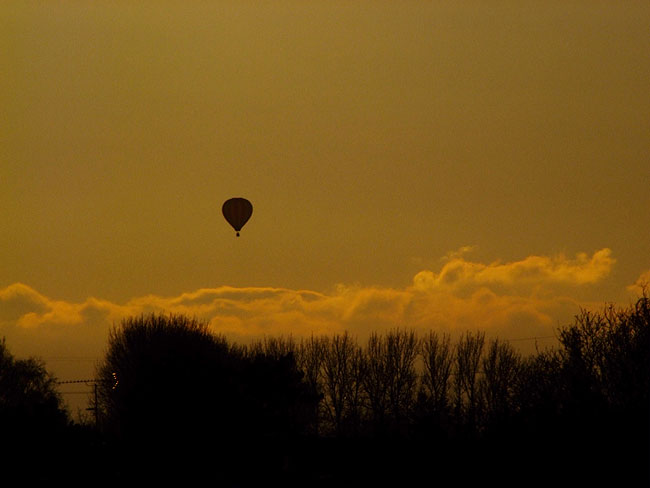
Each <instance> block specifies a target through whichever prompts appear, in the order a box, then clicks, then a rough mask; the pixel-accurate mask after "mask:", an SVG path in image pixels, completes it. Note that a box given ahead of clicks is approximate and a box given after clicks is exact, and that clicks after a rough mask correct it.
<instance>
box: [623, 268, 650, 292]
mask: <svg viewBox="0 0 650 488" xmlns="http://www.w3.org/2000/svg"><path fill="white" fill-rule="evenodd" d="M627 289H628V291H630V292H631V293H632V294H634V295H636V296H642V295H643V293H644V292H645V293H646V295H648V294H650V269H649V270H647V271H644V272H643V273H641V274H640V275H639V277H638V278H637V279H636V281H635V282H634V283H633V284H631V285H630V286H628V287H627Z"/></svg>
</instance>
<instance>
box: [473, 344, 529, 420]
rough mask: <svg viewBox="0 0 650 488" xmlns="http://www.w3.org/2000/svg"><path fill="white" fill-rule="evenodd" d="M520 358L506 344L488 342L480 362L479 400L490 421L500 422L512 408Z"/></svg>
mask: <svg viewBox="0 0 650 488" xmlns="http://www.w3.org/2000/svg"><path fill="white" fill-rule="evenodd" d="M520 363H521V357H520V355H519V354H518V353H517V352H516V351H515V350H514V349H513V348H512V346H511V345H510V344H509V343H507V342H502V341H500V340H499V339H494V340H492V341H490V344H489V346H488V349H487V351H486V353H485V357H483V359H482V361H481V365H482V369H483V373H484V374H483V376H482V378H481V379H480V381H479V389H480V391H481V400H482V403H483V405H484V407H485V410H486V412H485V413H486V415H487V416H488V417H489V419H490V420H492V421H496V422H500V421H502V420H503V418H504V417H505V416H506V415H507V414H508V413H509V410H511V409H512V408H514V405H513V403H514V398H513V397H514V391H515V384H516V381H517V376H518V374H519V370H520Z"/></svg>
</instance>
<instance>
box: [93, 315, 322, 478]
mask: <svg viewBox="0 0 650 488" xmlns="http://www.w3.org/2000/svg"><path fill="white" fill-rule="evenodd" d="M98 377H99V378H100V380H101V384H100V385H101V386H100V388H99V394H98V403H99V405H98V407H99V411H100V418H101V425H102V428H103V430H104V431H105V432H106V433H107V435H109V436H110V438H111V439H112V442H114V443H115V444H116V446H120V451H121V452H122V453H124V454H125V455H123V456H121V457H120V464H119V466H118V467H117V469H118V472H119V473H123V474H124V475H142V476H147V477H150V476H151V475H152V474H153V473H155V475H156V476H163V477H169V476H187V475H188V473H192V475H202V476H215V475H216V476H221V477H235V476H237V475H239V474H240V473H241V472H246V473H247V474H248V475H251V474H254V472H255V471H261V472H264V473H265V474H266V475H268V474H272V473H273V469H274V468H276V467H277V466H269V465H268V464H269V463H268V462H264V463H262V464H260V463H261V461H262V460H264V461H266V460H268V459H272V460H273V461H277V459H276V458H277V457H278V456H280V455H281V453H282V450H281V449H280V450H278V449H277V448H276V449H274V448H273V447H272V446H271V443H275V444H276V446H277V445H278V444H282V445H285V446H286V445H287V444H288V443H289V442H290V441H292V440H294V439H295V438H297V437H299V436H301V435H302V434H303V433H304V431H305V430H306V428H307V427H306V426H307V425H309V424H311V423H312V422H313V420H312V419H310V418H309V415H308V413H309V412H313V411H314V410H315V409H314V407H313V405H314V404H315V402H316V400H317V399H316V397H315V395H314V394H313V393H310V391H309V388H308V387H307V386H306V385H305V384H304V383H303V382H302V373H301V372H300V371H299V370H298V369H297V367H296V363H295V360H294V359H293V356H292V355H291V354H287V355H285V356H282V357H278V358H276V357H271V356H269V355H265V354H263V353H257V354H248V353H247V351H246V350H245V349H243V348H237V347H231V346H229V345H228V344H227V342H226V341H225V340H224V339H223V338H221V337H218V336H215V335H213V334H211V333H210V332H209V331H208V330H207V325H206V324H204V323H201V322H198V321H196V320H193V319H189V318H187V317H184V316H173V315H172V316H161V315H150V316H142V317H136V318H131V319H128V320H126V321H124V323H123V324H122V325H121V326H120V327H119V328H116V329H114V330H113V331H112V333H111V335H110V338H109V347H108V352H107V355H106V359H105V361H104V363H103V364H102V365H101V367H100V368H99V370H98ZM267 449H268V450H267ZM253 459H255V460H256V461H257V464H249V463H250V462H251V460H253ZM275 464H278V463H275ZM262 467H263V468H264V469H260V468H262Z"/></svg>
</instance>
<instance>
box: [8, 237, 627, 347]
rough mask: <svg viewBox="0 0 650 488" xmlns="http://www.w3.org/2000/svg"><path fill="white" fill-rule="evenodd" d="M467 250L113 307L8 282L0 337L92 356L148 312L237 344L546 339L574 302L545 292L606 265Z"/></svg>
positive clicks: (597, 276) (597, 259)
mask: <svg viewBox="0 0 650 488" xmlns="http://www.w3.org/2000/svg"><path fill="white" fill-rule="evenodd" d="M468 250H469V249H462V250H461V251H459V252H457V253H452V254H449V255H448V256H449V258H448V259H446V260H445V262H444V264H443V265H442V267H441V269H440V270H438V271H432V270H422V271H420V272H419V273H417V274H416V275H415V276H414V278H413V282H412V284H411V285H409V286H407V287H404V288H390V287H374V286H359V285H357V286H348V285H338V286H337V287H335V288H334V289H333V290H332V291H331V292H328V293H321V292H317V291H311V290H294V289H288V288H272V287H239V288H236V287H230V286H221V287H216V288H202V289H199V290H196V291H192V292H187V293H182V294H180V295H178V296H172V297H163V296H157V295H145V296H141V297H135V298H133V299H131V300H129V301H128V302H126V303H123V304H118V303H113V302H110V301H107V300H101V299H97V298H88V299H87V300H85V301H84V302H81V303H73V302H67V301H62V300H53V299H50V298H48V297H46V296H44V295H42V294H40V293H39V292H37V291H36V290H34V289H32V288H30V287H29V286H27V285H25V284H21V283H16V284H13V285H11V286H9V287H7V288H5V289H1V290H0V336H3V335H4V336H7V341H8V344H10V345H12V344H13V343H15V344H18V346H19V348H20V349H21V351H20V352H22V353H24V354H40V355H44V356H51V355H53V354H55V355H66V354H67V355H78V354H82V352H81V351H83V354H95V355H100V354H101V353H102V351H103V349H104V348H105V347H106V345H107V338H108V332H109V330H110V329H111V327H113V326H114V325H116V324H119V323H120V321H121V320H122V319H123V318H125V317H128V316H133V315H140V314H148V313H152V312H153V313H175V314H185V315H189V316H193V317H197V318H199V319H201V320H204V321H206V322H208V323H209V324H210V327H211V328H212V330H214V331H215V332H218V333H222V334H224V335H226V336H227V337H229V338H231V339H232V340H236V341H240V342H248V341H250V340H251V339H254V338H259V337H261V336H263V335H281V334H284V335H287V334H292V335H293V336H295V337H301V336H308V335H311V334H316V335H318V334H333V333H337V332H342V331H344V330H348V331H350V332H351V333H353V334H354V335H356V336H357V337H358V338H359V339H360V340H364V338H366V337H367V336H368V335H369V334H370V333H371V332H375V331H377V332H381V331H384V330H387V329H390V328H394V327H403V328H413V329H416V330H418V331H427V330H438V331H443V332H449V333H451V334H452V335H453V334H456V333H460V332H463V331H465V330H477V329H478V330H484V331H486V332H487V333H489V334H493V335H498V336H500V337H502V338H505V339H508V338H519V337H529V336H543V335H552V334H553V333H554V330H555V329H556V328H557V326H558V325H565V324H566V323H569V322H570V321H571V320H572V319H573V316H574V315H575V314H576V313H577V312H578V311H579V309H580V307H581V306H583V304H582V303H580V302H579V301H578V300H576V299H573V298H571V296H570V294H569V295H566V294H562V293H557V292H556V291H555V287H557V286H560V285H562V286H566V285H569V286H570V287H581V286H584V285H589V284H593V283H596V282H598V281H600V280H602V279H604V278H605V277H606V276H607V275H608V273H609V272H610V270H611V268H612V266H613V264H614V262H615V260H614V259H613V258H612V257H611V251H610V250H609V249H602V250H599V251H597V252H595V253H593V255H591V256H588V255H586V254H584V253H582V254H578V255H577V256H576V257H575V258H573V259H569V258H566V257H564V256H556V257H546V256H529V257H526V258H524V259H522V260H520V261H514V262H509V263H498V262H497V263H490V264H484V263H478V262H472V261H469V260H467V259H465V258H464V257H463V256H464V254H465V253H466V252H467V251H468ZM75 351H76V352H75Z"/></svg>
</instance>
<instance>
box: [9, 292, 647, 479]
mask: <svg viewBox="0 0 650 488" xmlns="http://www.w3.org/2000/svg"><path fill="white" fill-rule="evenodd" d="M558 339H559V347H557V348H555V349H550V350H545V351H539V352H537V353H536V354H533V355H531V356H528V357H522V356H521V355H519V354H518V353H517V352H516V351H515V350H514V349H513V348H512V347H511V346H510V345H509V344H508V343H507V342H503V341H500V340H491V341H486V339H485V336H484V335H483V334H481V333H470V332H467V333H465V334H463V335H462V336H461V337H460V339H459V340H458V341H457V342H456V343H452V341H451V339H450V337H449V336H442V337H441V336H438V335H437V334H435V333H433V332H431V333H430V334H428V335H427V336H425V337H423V338H421V339H420V338H418V337H417V336H416V335H415V334H414V333H413V332H410V331H400V330H394V331H390V332H388V333H386V334H384V335H378V334H374V335H372V336H371V338H370V339H369V341H368V342H367V344H365V345H364V346H361V345H359V344H358V343H357V341H356V340H355V339H354V337H352V336H351V335H349V334H347V333H344V334H340V335H335V336H331V337H325V336H323V337H311V338H308V339H304V340H301V341H295V340H294V339H293V338H291V337H288V338H287V337H275V338H273V337H270V338H269V337H267V338H264V339H263V340H261V341H259V342H257V343H254V344H251V345H249V346H247V347H244V346H239V345H234V344H229V343H228V342H227V341H226V340H225V339H224V338H223V337H220V336H217V335H214V334H212V333H211V332H210V331H209V330H208V328H207V325H205V324H203V323H201V322H199V321H196V320H194V319H189V318H187V317H184V316H157V315H150V316H142V317H134V318H130V319H128V320H126V321H124V322H123V323H122V324H121V326H120V327H117V328H115V329H114V330H113V331H112V333H111V335H110V338H109V345H108V350H107V353H106V357H105V360H104V362H103V363H102V364H101V366H100V367H99V368H98V375H97V378H98V384H99V388H98V404H97V405H96V406H97V407H98V413H99V416H98V419H99V424H98V427H99V428H98V429H97V430H96V431H94V432H89V431H88V430H87V429H86V430H84V429H83V428H81V427H80V426H72V427H74V428H71V426H70V425H68V427H67V428H66V427H65V425H66V421H65V418H64V417H62V416H61V412H60V409H59V407H58V405H59V400H58V399H57V397H56V395H55V394H54V393H53V391H54V390H53V386H52V385H53V383H52V381H53V380H52V379H51V377H49V375H47V373H46V372H45V370H44V369H43V367H42V365H40V363H38V362H34V361H32V362H25V363H20V362H18V361H14V360H13V359H12V358H10V356H8V354H7V352H6V348H5V347H4V344H2V347H0V353H1V354H0V360H1V362H0V366H1V368H0V386H2V388H3V389H2V397H1V398H2V402H3V403H1V404H0V422H1V424H0V425H1V426H2V427H3V429H7V430H6V432H13V434H11V435H12V436H13V437H4V438H3V440H2V442H3V443H4V444H5V445H6V444H7V442H18V441H17V440H16V439H18V433H19V432H23V431H21V430H20V428H19V427H17V426H20V425H22V426H24V427H22V428H23V429H29V428H32V427H27V426H26V423H30V422H33V424H32V423H30V425H33V426H35V427H33V429H32V434H30V435H31V437H30V435H28V436H27V437H25V438H24V439H28V440H26V441H25V443H24V444H23V446H25V448H27V447H29V448H31V449H33V448H34V445H35V444H33V443H41V444H39V445H46V444H43V439H44V438H46V437H48V436H50V438H52V439H56V438H57V436H59V435H63V438H64V439H65V440H66V441H65V442H67V444H66V446H68V448H69V449H71V450H72V452H74V453H75V456H77V457H78V458H79V459H84V460H86V463H87V469H86V471H85V474H86V475H87V476H94V477H102V478H112V479H124V478H131V477H141V478H163V479H169V478H173V477H182V478H207V479H211V480H230V481H232V482H241V481H244V480H255V479H306V480H309V481H310V482H312V483H314V482H317V481H323V482H325V483H329V482H332V483H338V482H340V481H341V480H343V481H345V480H353V479H358V480H369V479H376V480H386V479H442V480H445V479H446V480H457V479H466V480H469V479H475V480H484V479H493V480H503V479H524V480H530V479H546V480H555V479H576V480H583V479H593V480H601V479H609V480H614V479H635V480H644V481H646V482H647V481H648V475H649V473H650V446H649V444H650V400H649V397H650V303H649V300H648V298H647V297H646V296H644V297H642V298H640V299H639V300H638V301H637V302H636V303H635V304H634V305H632V306H630V307H628V308H626V309H621V310H618V309H615V308H614V307H606V308H605V309H604V310H603V311H602V312H587V311H583V312H581V313H580V314H579V315H578V316H577V317H576V318H575V321H574V323H573V324H571V325H569V326H566V327H563V328H561V329H560V330H559V331H558ZM7 358H9V359H7ZM7 365H9V367H8V366H7ZM7 371H13V372H14V373H12V374H13V375H14V376H11V375H8V374H7V373H6V372H7ZM19 372H20V374H19ZM3 375H4V376H3ZM20 375H22V376H20ZM7 378H13V379H10V380H8V379H7ZM16 378H23V379H20V380H17V379H16ZM25 378H36V380H34V381H32V380H30V381H26V380H25ZM6 385H14V386H15V385H22V388H24V389H23V390H20V388H18V389H16V388H14V389H12V387H8V386H6ZM26 385H29V387H28V386H26ZM30 388H31V389H30ZM12 405H13V407H12ZM16 405H21V406H20V407H16ZM26 419H29V421H28V420H26ZM36 419H39V420H36ZM12 429H13V430H12ZM57 429H58V430H57ZM75 429H76V430H75ZM28 431H29V430H25V432H28ZM63 431H65V433H64V434H61V433H62V432H63ZM6 439H12V440H10V441H6ZM27 444H29V446H27ZM50 448H51V444H50ZM52 449H53V448H52ZM50 466H51V464H50ZM43 472H44V471H41V474H42V473H43ZM53 477H56V476H53Z"/></svg>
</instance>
